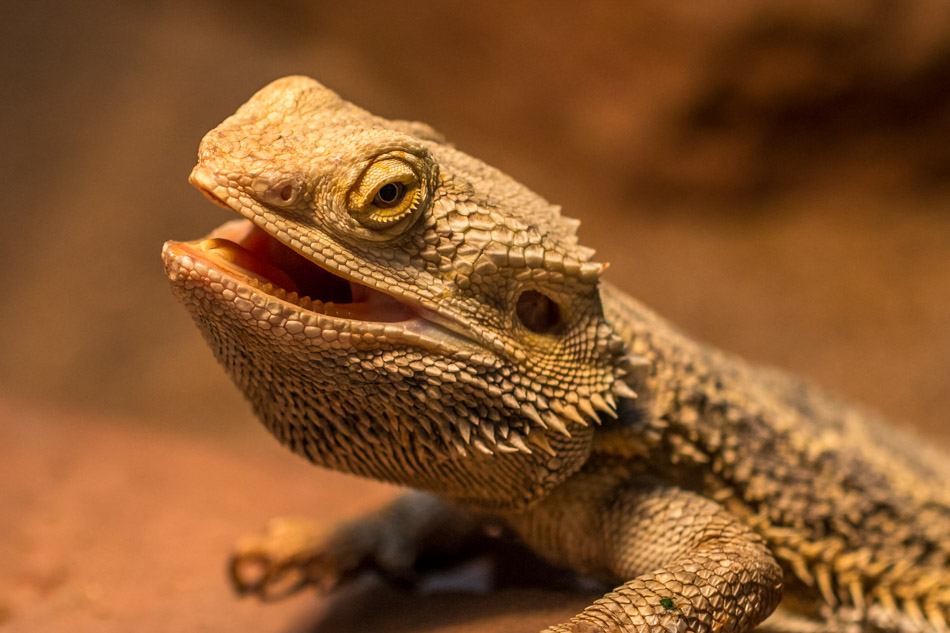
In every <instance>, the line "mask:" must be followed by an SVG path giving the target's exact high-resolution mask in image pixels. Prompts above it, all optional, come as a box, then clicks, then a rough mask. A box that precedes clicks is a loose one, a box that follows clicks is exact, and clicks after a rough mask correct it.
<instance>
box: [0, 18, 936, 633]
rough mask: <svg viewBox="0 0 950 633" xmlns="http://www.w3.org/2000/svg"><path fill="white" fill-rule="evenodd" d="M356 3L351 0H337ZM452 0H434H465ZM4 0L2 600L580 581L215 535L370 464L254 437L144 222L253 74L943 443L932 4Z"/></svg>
mask: <svg viewBox="0 0 950 633" xmlns="http://www.w3.org/2000/svg"><path fill="white" fill-rule="evenodd" d="M351 5H352V6H351ZM461 6H462V5H458V7H461ZM458 7H457V8H450V7H449V5H446V4H445V3H442V2H436V1H434V0H433V1H432V2H428V1H426V0H419V2H416V3H414V4H413V7H412V10H411V11H394V10H393V8H392V5H391V4H389V3H384V2H374V1H370V2H361V3H337V2H333V3H330V2H313V1H310V0H307V1H305V0H279V1H277V2H274V3H270V4H269V5H268V6H267V7H266V9H265V8H264V7H262V5H261V4H260V3H253V2H249V1H246V0H231V1H227V2H226V1H224V0H221V1H217V0H205V1H201V2H198V1H189V2H185V1H184V0H164V1H162V2H154V3H138V4H132V3H126V2H120V1H119V0H97V1H95V2H89V3H67V2H58V3H57V2H49V3H27V4H24V5H20V6H17V7H16V8H15V10H14V11H11V17H10V18H9V19H4V20H3V21H0V46H2V47H3V50H2V52H3V55H0V85H3V86H4V94H3V96H2V98H0V138H2V139H3V140H2V147H3V151H2V152H0V173H3V174H4V183H5V186H4V194H3V196H2V197H0V227H2V228H0V271H2V273H0V629H3V630H10V631H128V630H135V631H142V632H144V633H148V632H149V631H192V630H209V631H218V630H230V631H330V632H335V631H340V632H342V631H365V630H380V631H475V630H478V631H495V630H498V631H500V630H506V631H509V630H523V631H532V630H537V629H539V628H540V627H541V626H542V625H544V624H548V623H551V622H553V621H556V620H560V619H563V618H564V617H566V616H568V615H570V614H571V613H573V612H575V611H576V610H577V609H579V608H580V607H581V606H583V604H584V603H585V600H586V598H584V597H583V596H577V595H565V594H558V593H554V592H547V591H540V590H527V589H524V590H510V591H505V592H503V593H501V594H500V595H492V596H482V595H460V594H444V595H437V596H415V595H407V594H405V593H401V592H399V591H396V590H394V589H391V588H386V587H382V586H380V585H378V584H374V582H373V581H372V580H367V581H365V582H362V583H360V584H358V585H357V586H354V587H351V588H349V589H347V590H346V591H344V592H343V593H341V594H339V595H336V596H334V597H332V598H330V599H326V598H319V597H316V596H314V595H312V594H305V595H301V596H299V597H296V598H294V599H292V600H290V601H288V602H286V603H281V604H278V605H259V604H256V603H254V602H251V601H240V600H237V599H235V598H234V596H233V595H232V594H231V593H230V591H229V589H228V586H227V584H226V581H225V575H224V561H225V559H226V556H227V552H228V550H229V547H230V544H231V543H232V542H233V541H234V540H235V539H236V538H237V537H239V536H240V535H242V534H244V533H246V532H248V531H252V530H255V529H257V528H258V527H259V526H261V525H262V524H263V523H264V522H265V521H266V520H267V519H268V518H270V517H271V516H274V515H304V516H310V517H316V518H318V519H320V520H325V521H327V522H328V524H329V523H334V522H336V521H338V520H340V519H342V518H345V517H348V516H353V515H355V514H358V513H359V512H361V511H364V510H366V509H367V508H370V507H372V506H375V505H377V504H378V503H380V502H382V501H383V500H384V499H386V498H389V497H390V496H391V495H392V494H393V491H392V490H391V489H388V488H385V487H382V486H377V485H374V484H370V483H367V482H361V481H359V480H356V479H352V478H348V477H342V476H338V475H334V474H331V473H326V472H323V471H319V470H317V469H314V468H311V467H309V466H308V465H307V464H305V463H303V462H302V461H301V460H299V459H296V458H294V457H292V456H291V455H289V454H285V453H284V452H283V451H282V450H281V449H280V448H279V447H278V446H277V445H276V443H275V442H274V441H272V440H271V439H270V438H268V437H266V435H265V433H264V431H263V430H262V429H260V428H259V425H258V424H257V423H256V421H254V420H253V418H252V416H251V415H250V413H249V411H248V408H247V406H246V405H245V404H244V403H243V402H242V400H241V398H240V396H239V395H238V393H237V392H236V391H235V390H234V389H233V387H232V386H231V385H230V383H229V382H228V381H227V379H226V377H225V376H224V374H223V372H222V371H221V370H220V368H218V367H217V365H216V364H215V362H214V360H213V359H212V358H211V354H210V352H208V350H207V349H206V347H205V345H204V343H203V341H202V340H201V338H200V336H199V335H198V333H197V331H196V329H195V328H194V327H193V325H192V323H191V322H190V320H189V318H188V316H187V315H186V314H185V312H184V310H182V309H181V308H180V307H179V306H178V305H176V304H175V302H174V300H173V298H172V297H171V295H170V293H169V292H168V289H167V287H166V286H167V285H166V283H165V280H164V278H163V275H162V272H161V266H160V263H159V258H158V254H159V251H160V247H161V243H162V242H163V241H164V240H165V239H169V238H175V239H190V238H193V237H197V236H199V235H202V234H204V233H206V232H207V231H208V230H209V229H210V228H211V227H213V226H215V225H216V224H218V223H220V222H222V221H224V220H226V219H230V216H229V215H228V214H227V213H226V212H225V211H224V210H221V209H218V208H216V207H213V206H211V205H209V204H208V203H207V201H205V200H204V199H203V198H202V197H201V196H200V195H198V194H197V192H195V191H194V190H193V189H192V188H191V187H190V186H189V185H188V184H187V182H186V177H187V174H188V172H189V170H190V169H191V166H192V164H193V161H194V157H195V153H196V150H197V146H198V141H199V140H200V138H201V136H202V135H203V134H204V132H206V131H207V130H208V129H210V128H211V127H212V126H214V125H215V124H217V123H218V122H219V121H220V120H221V119H223V118H224V117H225V116H227V115H228V114H230V113H231V112H232V111H233V110H234V109H235V108H236V107H237V106H238V105H239V104H240V103H241V102H243V101H244V100H245V99H246V98H247V97H248V96H250V94H251V93H252V92H253V91H254V90H256V89H258V88H260V87H261V86H263V85H264V84H265V83H266V82H268V81H270V80H272V79H274V78H276V77H279V76H282V75H286V74H291V73H304V74H308V75H311V76H314V77H316V78H318V79H320V80H321V81H323V82H324V83H326V84H327V85H329V86H331V87H333V88H334V89H336V90H338V91H339V92H340V93H341V94H343V95H344V96H345V97H347V98H349V99H351V100H353V101H355V102H356V103H358V104H360V105H363V106H364V107H366V108H368V109H370V110H372V111H374V112H376V113H378V114H381V115H384V116H387V117H391V118H416V119H420V120H424V121H426V122H428V123H431V124H432V125H434V127H436V128H437V129H439V130H440V131H442V132H443V133H445V134H446V135H447V137H448V138H450V139H452V140H453V141H454V142H455V143H456V144H457V145H458V146H459V147H460V148H462V149H464V150H466V151H468V152H470V153H472V154H474V155H476V156H479V157H480V158H483V159H485V160H486V161H488V162H490V163H492V164H494V165H497V166H498V167H500V168H502V169H503V170H505V171H507V172H509V173H510V174H511V175H513V176H514V177H516V178H518V179H519V180H522V181H523V182H525V183H526V184H528V185H529V186H531V187H533V188H534V189H536V190H537V191H539V192H542V193H543V194H544V195H545V196H546V197H547V198H548V199H550V200H552V201H556V202H557V203H559V204H561V205H563V207H564V210H565V213H566V214H568V215H571V216H574V217H578V218H580V219H581V220H582V222H583V224H582V227H581V232H580V237H581V240H582V241H583V242H584V243H585V244H587V245H589V246H592V247H595V248H596V249H597V251H598V257H599V258H600V259H601V260H604V261H609V262H611V264H612V266H611V268H610V270H609V271H608V277H609V278H610V279H611V280H612V281H613V282H614V283H617V284H619V285H620V286H621V287H623V288H624V289H626V290H628V291H629V292H631V293H633V294H634V295H635V296H637V297H638V298H640V299H641V300H643V301H644V302H645V303H647V304H648V305H650V306H652V307H653V308H655V309H657V310H658V311H659V312H660V313H661V314H663V315H664V316H666V317H668V318H669V319H670V320H672V321H673V322H675V323H677V324H678V325H680V326H681V327H683V328H684V329H685V330H686V331H688V332H690V333H692V334H693V335H695V336H696V337H697V338H700V339H702V340H705V341H708V342H711V343H713V344H715V345H717V346H719V347H722V348H724V349H728V350H730V351H733V352H736V353H738V354H740V355H742V356H745V357H747V358H750V359H753V360H755V361H759V362H763V363H768V364H774V365H779V366H782V367H785V368H788V369H791V370H793V371H795V372H797V373H800V374H803V375H805V376H807V377H808V378H810V379H812V380H814V381H816V382H818V383H820V384H822V385H824V386H827V387H830V388H831V389H833V390H835V391H837V392H840V393H842V394H844V395H845V396H848V397H851V398H854V399H857V400H860V401H862V402H865V403H867V404H869V405H870V406H872V407H874V408H877V409H879V410H881V411H882V412H884V413H885V414H886V415H887V416H889V417H890V418H892V419H893V420H895V423H897V424H898V425H900V426H903V427H905V428H908V429H911V430H914V431H916V432H918V433H920V434H922V436H923V437H924V438H925V439H926V441H930V442H933V443H935V444H939V445H943V446H944V447H947V446H948V445H950V429H948V423H947V415H946V412H947V411H948V410H950V378H948V377H950V299H948V297H950V212H948V210H950V143H947V139H948V138H950V4H947V3H946V2H943V1H942V0H907V1H906V2H902V3H899V4H894V3H876V2H867V1H865V0H840V1H839V2H835V3H820V2H818V3H801V2H792V1H786V0H770V1H769V2H760V1H759V0H736V1H735V2H733V3H732V5H731V10H730V11H729V12H723V11H722V10H721V3H719V2H715V1H714V0H708V1H706V2H693V3H688V4H675V3H674V4H670V3H663V2H656V3H652V2H642V3H625V4H622V5H619V4H617V5H613V4H611V3H603V4H598V5H596V7H595V6H593V5H590V6H588V5H584V8H583V9H579V7H581V5H579V4H578V3H575V2H568V1H567V0H552V1H551V2H546V3H543V5H541V4H538V3H528V2H526V3H511V2H507V1H501V0H498V1H497V2H496V1H491V2H483V3H478V5H477V6H475V5H472V6H471V7H465V8H458Z"/></svg>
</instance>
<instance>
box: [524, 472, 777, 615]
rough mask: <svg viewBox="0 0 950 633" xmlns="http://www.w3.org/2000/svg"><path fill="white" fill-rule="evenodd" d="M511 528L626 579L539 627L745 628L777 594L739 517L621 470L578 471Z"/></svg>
mask: <svg viewBox="0 0 950 633" xmlns="http://www.w3.org/2000/svg"><path fill="white" fill-rule="evenodd" d="M512 525H513V526H514V527H515V529H516V530H518V531H519V532H521V534H522V536H523V538H524V539H525V541H526V542H527V543H528V545H530V546H531V547H534V548H536V549H537V550H538V551H539V552H540V553H542V554H543V555H545V556H547V557H549V558H550V559H552V560H554V561H555V562H558V563H561V564H566V565H569V566H571V567H573V568H574V569H577V570H578V571H581V572H582V573H586V574H589V575H591V576H594V577H597V578H600V579H603V580H607V581H608V582H623V581H624V580H625V579H632V580H627V581H626V582H623V584H621V585H620V586H618V587H617V588H616V589H614V591H612V592H611V593H609V594H607V595H606V596H604V597H603V598H601V599H600V600H597V601H596V602H595V603H594V604H593V605H591V606H590V607H588V608H587V609H585V610H584V611H583V612H581V613H580V614H578V615H577V616H576V617H574V618H572V619H571V620H570V621H569V622H566V623H564V624H560V625H558V626H554V627H551V628H549V629H547V631H546V632H545V633H568V632H570V633H643V632H648V631H649V632H651V633H654V632H655V633H660V632H663V633H667V632H668V633H687V632H690V633H707V632H716V633H730V632H736V633H744V632H746V631H750V630H752V629H753V628H754V627H755V626H756V625H757V624H758V623H759V622H761V621H762V620H764V619H765V618H766V617H767V616H768V615H769V614H770V613H771V612H772V611H773V610H774V609H775V607H776V606H777V605H778V602H779V599H780V597H781V587H782V571H781V569H780V567H779V566H778V564H777V563H776V562H775V559H774V558H773V557H772V555H771V554H770V553H769V551H768V549H767V548H766V546H765V543H764V542H763V540H762V539H761V538H760V537H759V536H758V535H757V534H755V533H754V532H753V531H752V530H751V529H749V528H748V527H747V526H746V525H745V524H743V523H742V522H741V521H740V520H739V519H737V518H736V517H734V516H733V515H731V514H730V513H729V512H727V511H726V510H725V509H724V508H722V507H721V506H719V505H718V504H716V503H715V502H713V501H710V500H709V499H706V498H704V497H701V496H699V495H696V494H695V493H692V492H688V491H685V490H682V489H680V488H676V487H674V486H670V485H666V484H662V483H657V482H650V481H647V480H645V479H640V480H638V481H630V475H629V474H627V473H626V472H624V471H623V470H616V471H613V472H611V471H609V470H607V471H601V472H585V471H582V472H581V473H578V474H577V475H575V476H574V477H572V479H571V480H569V481H568V482H566V483H565V484H563V485H562V486H561V487H560V488H558V489H557V490H555V491H554V492H553V493H552V494H551V495H550V497H548V498H547V499H545V500H544V501H542V502H541V504H539V505H538V506H536V507H534V508H533V509H532V510H530V511H528V512H525V513H523V514H521V515H518V516H515V517H513V518H512Z"/></svg>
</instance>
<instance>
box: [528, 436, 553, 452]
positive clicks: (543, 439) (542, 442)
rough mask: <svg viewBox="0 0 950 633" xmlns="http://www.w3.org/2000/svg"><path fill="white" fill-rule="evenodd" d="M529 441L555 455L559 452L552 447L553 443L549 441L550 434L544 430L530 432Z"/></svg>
mask: <svg viewBox="0 0 950 633" xmlns="http://www.w3.org/2000/svg"><path fill="white" fill-rule="evenodd" d="M528 441H529V442H531V443H532V444H534V445H535V446H537V447H538V448H540V449H541V450H542V451H544V452H545V453H547V454H548V455H550V456H551V457H554V456H556V455H557V452H556V451H555V450H554V449H553V448H551V443H550V442H549V441H548V436H547V434H545V432H544V431H540V430H535V431H532V432H531V433H529V434H528Z"/></svg>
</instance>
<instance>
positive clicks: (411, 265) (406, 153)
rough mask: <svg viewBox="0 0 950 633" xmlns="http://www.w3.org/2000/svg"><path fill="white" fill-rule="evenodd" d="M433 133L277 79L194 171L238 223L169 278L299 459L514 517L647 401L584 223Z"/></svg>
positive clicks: (205, 150)
mask: <svg viewBox="0 0 950 633" xmlns="http://www.w3.org/2000/svg"><path fill="white" fill-rule="evenodd" d="M427 129H428V128H425V127H424V126H419V125H413V124H407V123H405V122H399V121H387V120H385V119H381V118H379V117H375V116H373V115H370V114H369V113H367V112H365V111H363V110H361V109H359V108H357V107H356V106H353V105H352V104H349V103H347V102H345V101H343V100H341V99H340V98H339V97H338V96H336V95H335V94H334V93H332V92H331V91H329V90H327V89H326V88H324V87H323V86H321V85H320V84H318V83H316V82H315V81H313V80H311V79H307V78H304V77H288V78H285V79H282V80H278V81H276V82H274V83H273V84H271V85H269V86H267V87H266V88H264V89H263V90H261V91H260V92H259V93H257V94H256V95H255V96H254V97H253V98H252V99H251V100H250V101H249V102H248V103H247V104H245V105H244V106H242V107H241V108H240V109H239V110H238V111H237V112H236V113H235V114H234V115H233V116H231V117H230V118H228V119H227V120H225V121H224V122H223V123H222V124H221V125H220V126H219V127H218V128H216V129H215V130H212V131H211V132H210V133H209V134H208V135H207V136H206V137H205V139H204V140H203V141H202V144H201V149H200V152H199V163H198V165H197V167H196V168H195V170H194V172H193V173H192V178H191V180H192V182H193V183H194V184H195V185H196V186H197V187H198V188H199V189H200V190H201V191H202V192H203V193H204V194H205V195H206V196H207V197H209V198H210V199H212V200H213V201H215V202H216V203H218V204H220V205H222V206H225V207H227V208H230V209H233V210H234V211H237V212H238V213H239V214H241V215H242V216H244V218H245V219H244V220H238V221H235V222H229V223H227V224H225V225H224V226H222V227H220V228H219V229H217V230H215V231H214V232H212V233H211V234H210V235H209V236H208V237H206V238H205V239H204V240H198V241H196V242H169V243H167V244H166V245H165V249H164V252H163V257H164V260H165V265H166V271H167V274H168V276H169V278H170V279H171V281H172V285H173V288H174V290H175V292H176V294H177V295H178V296H179V298H180V299H181V300H182V301H183V302H184V303H185V305H186V306H187V307H188V309H189V310H190V311H191V312H192V315H193V316H194V318H195V321H196V322H197V324H198V325H199V327H200V328H201V330H202V332H203V333H204V335H205V338H206V339H207V340H208V342H209V344H210V345H211V347H212V349H213V350H214V351H215V353H216V355H217V357H218V359H219V360H220V361H221V362H222V364H223V365H224V366H225V367H226V368H227V369H228V371H229V373H230V374H231V376H232V378H233V379H234V381H235V382H236V383H237V384H238V386H239V387H240V388H241V389H242V390H243V391H244V393H245V394H246V396H247V397H248V399H249V400H250V401H251V403H252V405H253V406H254V408H255V411H256V412H257V414H258V416H259V417H260V418H261V420H262V421H263V422H264V423H265V424H266V425H267V427H268V428H269V429H270V430H271V432H272V433H273V434H274V435H275V436H277V437H278V439H280V440H281V441H282V442H284V443H285V444H287V445H288V446H289V447H291V448H292V449H293V450H295V451H296V452H298V453H300V454H302V455H304V456H306V457H307V458H309V459H310V460H312V461H313V462H315V463H317V464H320V465H324V466H327V467H330V468H334V469H337V470H341V471H346V472H351V473H355V474H359V475H364V476H369V477H374V478H378V479H383V480H387V481H393V482H397V483H401V484H406V485H411V486H414V487H418V488H423V489H428V490H430V491H433V492H437V493H440V494H444V495H447V496H450V497H453V498H456V499H458V500H460V501H466V502H469V503H470V504H472V505H475V506H479V507H489V506H490V507H492V508H496V509H497V508H498V507H499V506H504V507H520V506H523V505H524V504H526V503H529V502H530V501H531V500H532V499H533V498H535V497H537V496H539V495H540V494H542V493H543V492H544V491H545V490H547V489H549V488H551V487H552V486H553V485H555V484H556V483H558V481H560V480H562V479H563V478H564V477H566V476H567V475H569V474H570V473H571V472H573V471H574V470H576V469H577V468H579V467H580V466H581V464H582V463H583V461H584V460H585V459H586V457H587V455H588V453H589V450H590V436H591V431H592V428H591V427H592V424H593V423H596V422H597V421H598V415H599V413H605V414H607V415H615V413H614V410H615V407H616V403H615V400H614V395H617V396H621V397H633V395H634V394H633V393H632V392H631V391H630V390H629V388H628V387H626V386H625V383H624V382H623V379H624V372H625V369H624V362H625V361H624V356H623V354H624V344H623V342H622V341H621V340H620V338H619V337H618V336H617V335H616V334H615V333H614V332H613V330H612V328H611V327H610V326H609V325H608V324H607V323H606V321H605V320H604V315H603V310H602V307H601V303H600V297H599V292H598V278H599V275H600V273H601V271H602V269H603V266H602V265H601V264H597V263H594V262H592V261H591V259H590V258H591V255H592V251H590V250H589V249H585V248H583V247H581V246H579V245H578V244H577V240H576V237H575V231H576V227H577V222H576V221H573V220H570V219H567V218H563V217H561V215H560V212H559V210H558V209H557V207H553V206H551V205H549V204H548V203H546V202H545V201H544V200H542V199H541V198H540V197H538V196H537V195H536V194H534V193H532V192H531V191H529V190H528V189H526V188H525V187H523V186H522V185H520V184H518V183H517V182H515V181H513V180H511V179H510V178H508V177H507V176H505V175H504V174H502V173H500V172H498V171H497V170H495V169H493V168H491V167H489V166H488V165H485V164H484V163H482V162H480V161H478V160H476V159H474V158H472V157H470V156H468V155H466V154H463V153H462V152H459V151H457V150H455V149H454V148H452V147H451V146H450V145H447V144H444V143H442V142H441V141H440V139H439V137H438V135H437V134H435V133H434V132H431V131H430V133H426V134H420V132H419V130H427ZM506 492H508V493H509V494H507V495H506V494H505V493H506ZM482 495H484V498H482ZM489 496H490V497H491V498H490V499H489V498H488V497H489Z"/></svg>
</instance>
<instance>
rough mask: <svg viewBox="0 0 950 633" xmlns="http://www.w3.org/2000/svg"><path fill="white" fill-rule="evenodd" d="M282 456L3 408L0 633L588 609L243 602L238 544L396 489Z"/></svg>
mask: <svg viewBox="0 0 950 633" xmlns="http://www.w3.org/2000/svg"><path fill="white" fill-rule="evenodd" d="M77 448H79V450H77ZM286 457H287V455H286V454H285V453H284V451H283V450H282V449H280V448H279V447H278V446H277V443H276V442H274V441H273V440H272V439H270V438H269V437H267V436H265V435H264V433H263V431H261V432H260V434H256V435H249V436H246V437H242V438H241V439H239V440H234V439H232V440H229V441H225V442H221V441H216V440H212V439H211V438H208V437H195V436H194V435H183V434H181V433H169V432H167V431H162V430H158V431H156V430H153V429H149V428H143V427H141V426H137V425H129V424H127V423H124V421H123V420H117V419H95V418H91V417H90V416H82V417H76V416H74V415H71V414H69V413H65V412H52V411H39V410H37V408H36V407H35V406H31V407H24V406H17V405H15V404H11V403H9V402H0V535H2V539H0V570H3V573H2V574H0V628H2V629H3V630H9V631H11V632H13V631H17V632H19V631H44V632H50V633H52V632H56V631H63V632H66V631H71V632H79V631H143V630H148V631H223V630H232V631H233V630H241V631H299V632H301V633H303V632H305V631H320V632H322V633H345V632H347V633H348V632H356V631H366V630H373V631H393V632H397V631H420V630H425V631H446V632H448V631H459V632H463V631H506V630H512V626H513V625H515V624H517V628H518V629H519V630H532V629H540V628H541V627H542V626H544V625H545V624H549V623H552V622H554V621H555V620H559V619H563V618H566V617H569V616H570V615H572V610H579V609H581V608H583V606H584V600H585V597H584V596H578V595H570V594H559V593H555V592H550V591H548V592H546V591H542V590H530V589H520V590H514V589H513V590H506V591H504V592H501V593H499V594H495V595H483V594H478V593H452V592H449V593H443V592H439V593H434V594H429V595H424V596H423V595H416V594H409V593H406V592H404V591H401V590H398V589H394V588H392V587H388V586H386V585H383V584H381V583H380V582H379V581H378V580H376V579H374V578H372V577H367V578H364V579H361V580H360V581H358V582H356V583H355V584H354V585H351V586H349V587H346V588H344V589H341V590H340V591H339V592H337V593H335V594H334V595H333V596H332V598H324V597H320V596H318V595H316V594H315V593H312V592H305V593H302V594H298V595H297V596H295V597H292V598H290V599H287V600H284V601H282V602H279V603H272V604H266V605H262V604H260V603H258V602H256V601H254V600H238V599H237V598H236V597H235V596H234V595H233V594H232V593H231V591H230V590H229V586H228V584H227V582H226V577H225V572H224V566H225V561H226V558H227V555H228V552H229V547H230V545H231V544H232V543H233V542H234V541H235V540H236V539H237V538H238V537H240V536H241V535H242V534H244V533H246V532H248V531H250V530H254V529H256V528H257V527H258V526H262V525H263V524H264V522H265V521H266V520H267V519H269V518H271V517H273V516H301V515H303V514H304V513H306V515H307V516H309V517H311V518H316V519H317V520H322V521H326V522H327V525H328V526H329V525H332V524H334V523H336V522H337V521H339V520H341V519H343V518H347V517H352V516H356V515H358V514H360V513H362V512H365V511H367V510H369V509H371V508H373V507H374V506H377V505H379V504H380V503H382V502H384V501H385V500H387V499H389V498H391V497H392V496H393V494H395V493H396V490H395V489H393V488H390V487H386V486H383V485H379V484H374V483H371V482H366V481H361V480H357V479H354V478H351V477H346V476H343V475H338V474H334V473H331V472H327V471H323V470H318V469H315V468H313V467H311V466H309V465H308V464H306V463H305V462H303V461H302V460H299V459H286ZM41 491H42V492H41ZM521 627H528V628H525V629H521Z"/></svg>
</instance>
